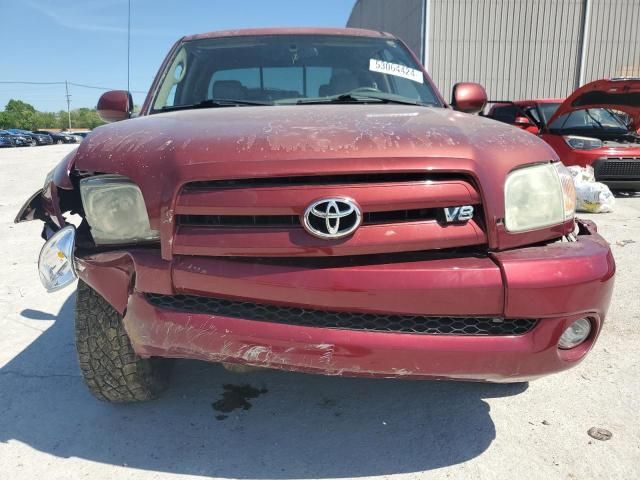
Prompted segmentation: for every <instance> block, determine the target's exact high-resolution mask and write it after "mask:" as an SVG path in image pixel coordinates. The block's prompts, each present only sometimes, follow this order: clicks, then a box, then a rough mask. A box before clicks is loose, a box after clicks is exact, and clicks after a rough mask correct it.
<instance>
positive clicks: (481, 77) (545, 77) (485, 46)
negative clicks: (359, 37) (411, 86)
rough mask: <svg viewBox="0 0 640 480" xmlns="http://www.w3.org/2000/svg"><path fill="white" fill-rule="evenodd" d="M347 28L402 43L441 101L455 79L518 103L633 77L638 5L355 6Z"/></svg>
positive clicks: (385, 2)
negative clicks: (422, 68)
mask: <svg viewBox="0 0 640 480" xmlns="http://www.w3.org/2000/svg"><path fill="white" fill-rule="evenodd" d="M425 19H426V22H427V23H426V24H425ZM348 26H355V27H363V28H372V29H376V30H385V31H388V32H391V33H393V34H395V35H396V36H399V37H400V38H402V39H403V40H405V41H406V42H407V44H408V45H409V46H410V47H411V48H412V49H413V50H414V51H415V52H416V53H417V54H418V55H419V56H420V58H422V59H423V61H424V59H425V58H426V62H425V63H426V67H427V70H428V71H429V73H430V74H431V76H432V77H433V79H434V81H435V82H436V85H438V88H439V89H440V90H441V91H442V93H443V94H444V95H445V98H449V96H450V92H451V87H452V86H453V84H454V83H456V82H459V81H475V82H479V83H481V84H483V85H484V86H485V87H486V89H487V92H488V94H489V97H490V98H492V99H525V98H545V97H547V98H548V97H565V96H567V95H568V94H569V93H571V92H572V91H573V90H574V89H575V88H576V87H577V86H578V85H579V84H580V80H582V83H586V82H589V81H591V80H596V79H598V78H607V77H616V76H640V0H357V2H356V3H355V6H354V9H353V12H352V15H351V17H350V18H349V23H348ZM583 35H584V36H583ZM425 36H426V38H425ZM583 39H584V42H583ZM425 46H426V47H425ZM425 48H426V51H425ZM583 48H584V52H583ZM425 54H426V55H425ZM582 60H584V63H583V62H582ZM581 66H582V68H581Z"/></svg>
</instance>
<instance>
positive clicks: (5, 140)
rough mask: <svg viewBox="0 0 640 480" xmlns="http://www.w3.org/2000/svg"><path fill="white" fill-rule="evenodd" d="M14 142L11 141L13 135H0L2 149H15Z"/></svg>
mask: <svg viewBox="0 0 640 480" xmlns="http://www.w3.org/2000/svg"><path fill="white" fill-rule="evenodd" d="M15 146H16V145H15V143H14V141H13V140H12V139H11V135H4V134H2V133H0V148H7V147H15Z"/></svg>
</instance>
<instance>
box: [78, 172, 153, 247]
mask: <svg viewBox="0 0 640 480" xmlns="http://www.w3.org/2000/svg"><path fill="white" fill-rule="evenodd" d="M80 195H81V196H82V205H83V206H84V211H85V214H86V218H87V222H88V223H89V226H90V227H91V235H92V236H93V240H94V241H95V242H96V244H97V245H107V244H122V243H132V242H143V241H151V240H158V239H159V238H160V234H159V233H158V232H157V231H156V230H151V226H150V225H149V216H148V215H147V208H146V206H145V204H144V198H143V197H142V192H141V191H140V188H139V187H138V186H137V185H136V184H135V183H133V182H132V181H131V180H129V179H128V178H127V177H123V176H121V175H100V176H97V177H89V178H84V179H82V180H80Z"/></svg>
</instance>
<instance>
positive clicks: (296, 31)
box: [182, 27, 395, 41]
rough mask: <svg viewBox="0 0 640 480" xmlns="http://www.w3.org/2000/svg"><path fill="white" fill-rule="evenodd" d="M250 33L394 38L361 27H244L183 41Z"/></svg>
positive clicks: (203, 34) (195, 36)
mask: <svg viewBox="0 0 640 480" xmlns="http://www.w3.org/2000/svg"><path fill="white" fill-rule="evenodd" d="M250 35H345V36H356V37H374V38H395V37H394V36H393V35H391V34H390V33H386V32H377V31H375V30H366V29H363V28H290V27H287V28H246V29H237V30H220V31H217V32H207V33H197V34H195V35H186V36H185V37H183V38H182V40H183V41H190V40H199V39H202V38H219V37H244V36H250Z"/></svg>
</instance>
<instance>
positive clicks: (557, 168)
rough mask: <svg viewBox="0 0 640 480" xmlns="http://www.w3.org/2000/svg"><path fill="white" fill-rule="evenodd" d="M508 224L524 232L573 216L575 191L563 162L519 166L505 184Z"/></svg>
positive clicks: (511, 227)
mask: <svg viewBox="0 0 640 480" xmlns="http://www.w3.org/2000/svg"><path fill="white" fill-rule="evenodd" d="M504 203H505V222H504V223H505V227H506V229H507V231H509V232H525V231H528V230H536V229H539V228H544V227H549V226H551V225H558V224H561V223H564V222H566V221H568V220H570V219H572V218H573V217H574V214H575V208H576V191H575V187H574V184H573V180H572V178H571V173H569V171H568V170H567V168H566V167H565V166H564V165H563V164H562V163H560V162H556V163H545V164H540V165H532V166H529V167H523V168H519V169H517V170H514V171H513V172H511V173H510V174H509V175H507V180H506V181H505V186H504Z"/></svg>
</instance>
